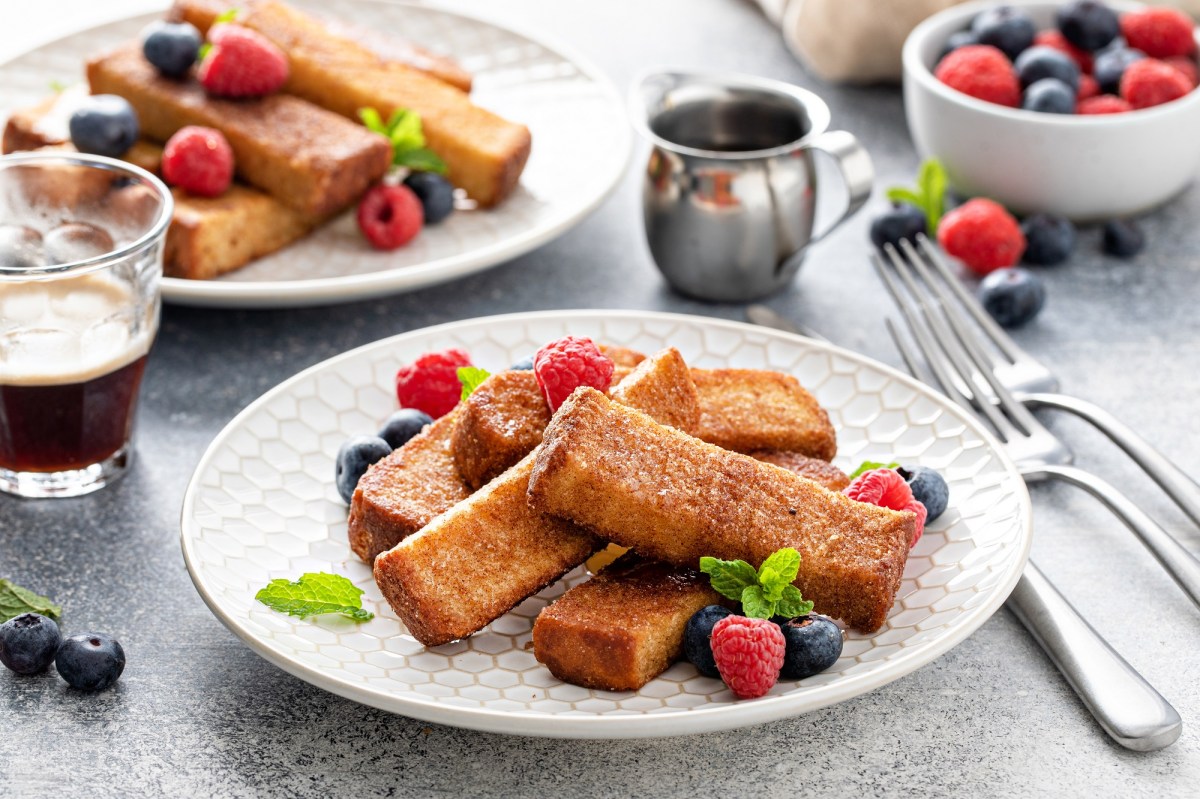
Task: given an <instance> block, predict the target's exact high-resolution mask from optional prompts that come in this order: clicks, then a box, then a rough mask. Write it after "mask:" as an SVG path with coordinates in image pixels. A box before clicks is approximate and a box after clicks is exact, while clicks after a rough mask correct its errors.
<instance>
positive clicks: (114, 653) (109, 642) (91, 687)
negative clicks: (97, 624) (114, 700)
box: [54, 633, 125, 691]
mask: <svg viewBox="0 0 1200 799" xmlns="http://www.w3.org/2000/svg"><path fill="white" fill-rule="evenodd" d="M54 668H56V669H58V673H59V675H60V676H61V677H62V678H63V679H64V680H66V681H67V685H70V686H71V687H72V688H78V689H79V690H80V691H103V690H104V689H105V688H107V687H109V686H110V685H112V684H113V683H115V682H116V681H117V678H118V677H120V676H121V672H123V671H124V670H125V650H124V649H122V648H121V642H120V641H118V640H117V639H116V638H113V637H112V636H111V635H108V634H107V633H82V634H80V635H72V636H71V637H70V638H68V639H66V640H65V641H63V642H62V646H61V647H60V648H59V650H58V657H56V658H54Z"/></svg>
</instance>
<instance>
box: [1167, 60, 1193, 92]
mask: <svg viewBox="0 0 1200 799" xmlns="http://www.w3.org/2000/svg"><path fill="white" fill-rule="evenodd" d="M1163 62H1164V63H1167V64H1170V65H1171V66H1173V67H1175V69H1177V70H1179V71H1180V72H1181V73H1183V76H1184V77H1185V78H1187V79H1188V83H1190V84H1192V88H1193V89H1194V88H1196V87H1197V86H1200V69H1197V67H1196V62H1195V60H1193V59H1192V57H1191V56H1186V55H1175V56H1171V57H1170V58H1164V59H1163Z"/></svg>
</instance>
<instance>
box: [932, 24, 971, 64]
mask: <svg viewBox="0 0 1200 799" xmlns="http://www.w3.org/2000/svg"><path fill="white" fill-rule="evenodd" d="M969 44H979V39H977V38H975V33H974V31H969V30H966V31H959V32H958V33H952V34H950V37H949V38H948V39H946V43H945V44H944V45H942V52H941V53H939V54H938V58H937V60H938V61H941V60H942V59H943V58H945V57H946V56H948V55H950V54H951V53H953V52H954V51H955V50H957V49H958V48H960V47H966V46H967V45H969Z"/></svg>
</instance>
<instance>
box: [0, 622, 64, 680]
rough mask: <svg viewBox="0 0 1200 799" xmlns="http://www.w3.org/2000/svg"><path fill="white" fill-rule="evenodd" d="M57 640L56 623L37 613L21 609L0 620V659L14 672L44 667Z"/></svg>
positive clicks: (54, 652)
mask: <svg viewBox="0 0 1200 799" xmlns="http://www.w3.org/2000/svg"><path fill="white" fill-rule="evenodd" d="M61 644H62V633H60V632H59V631H58V625H57V624H55V623H54V620H53V619H48V618H46V617H45V616H42V615H40V614H38V613H22V614H21V615H20V616H17V617H15V618H12V619H9V620H8V621H6V622H4V624H0V663H3V664H4V665H5V666H7V667H8V668H10V669H12V670H13V671H15V672H16V673H17V674H38V673H40V672H43V671H45V670H46V667H47V666H49V665H50V664H51V663H53V662H54V656H55V655H57V654H58V647H59V646H60V645H61Z"/></svg>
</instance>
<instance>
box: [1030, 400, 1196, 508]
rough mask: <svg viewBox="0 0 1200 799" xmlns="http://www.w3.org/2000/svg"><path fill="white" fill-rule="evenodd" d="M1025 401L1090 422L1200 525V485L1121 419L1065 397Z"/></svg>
mask: <svg viewBox="0 0 1200 799" xmlns="http://www.w3.org/2000/svg"><path fill="white" fill-rule="evenodd" d="M1021 401H1022V402H1028V403H1031V404H1033V405H1035V406H1041V407H1045V408H1056V409H1058V410H1060V411H1067V412H1068V413H1073V414H1075V415H1076V416H1078V417H1079V418H1081V419H1084V420H1086V421H1088V422H1090V423H1091V424H1092V425H1093V426H1094V427H1095V428H1096V429H1097V430H1099V431H1100V432H1101V433H1104V434H1105V435H1106V436H1108V437H1109V438H1110V439H1112V440H1113V442H1114V443H1116V445H1117V446H1119V447H1120V448H1121V449H1123V450H1125V452H1126V453H1127V454H1128V455H1129V457H1131V458H1133V460H1134V461H1135V462H1136V463H1137V465H1138V466H1141V467H1142V469H1143V470H1144V471H1145V472H1146V474H1148V475H1150V477H1151V478H1153V479H1154V482H1156V483H1158V484H1159V485H1160V486H1162V489H1163V491H1165V492H1167V494H1168V496H1170V497H1171V499H1173V500H1175V504H1176V505H1178V506H1179V507H1180V508H1182V509H1183V512H1184V513H1186V514H1187V515H1188V516H1189V517H1190V518H1191V520H1192V521H1193V522H1195V523H1196V524H1197V525H1200V485H1196V483H1195V481H1194V480H1192V479H1191V478H1190V477H1188V476H1187V475H1186V474H1185V473H1184V471H1183V470H1182V469H1180V468H1179V467H1178V466H1176V465H1175V464H1174V463H1172V462H1171V461H1169V460H1168V459H1167V458H1166V457H1165V456H1163V454H1162V453H1161V452H1159V451H1158V450H1156V449H1155V448H1154V447H1152V446H1151V445H1150V443H1149V442H1148V441H1146V439H1144V438H1142V437H1141V436H1140V435H1138V434H1137V433H1135V432H1134V431H1133V430H1132V429H1131V428H1130V427H1129V426H1128V425H1126V424H1125V423H1124V422H1122V421H1121V420H1119V419H1117V417H1115V416H1113V415H1112V414H1111V413H1109V412H1108V411H1106V410H1104V409H1103V408H1101V407H1100V406H1098V405H1095V404H1093V403H1091V402H1088V401H1087V400H1082V399H1079V398H1077V397H1068V396H1065V395H1063V394H1049V393H1031V394H1022V395H1021Z"/></svg>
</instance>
